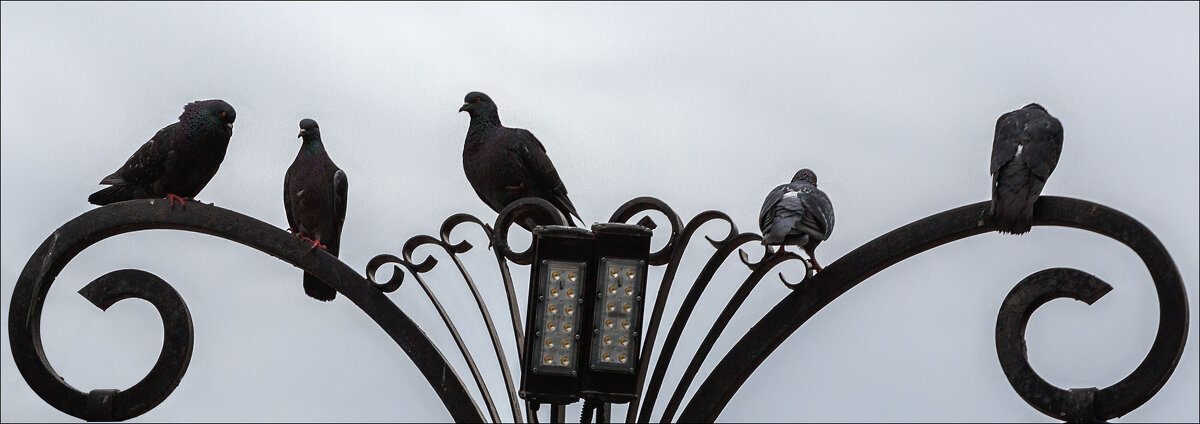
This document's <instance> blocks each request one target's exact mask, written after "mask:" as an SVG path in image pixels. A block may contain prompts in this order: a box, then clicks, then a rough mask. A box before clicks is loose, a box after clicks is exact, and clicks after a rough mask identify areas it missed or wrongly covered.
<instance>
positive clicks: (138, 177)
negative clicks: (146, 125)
mask: <svg viewBox="0 0 1200 424" xmlns="http://www.w3.org/2000/svg"><path fill="white" fill-rule="evenodd" d="M178 127H179V123H178V122H176V123H174V124H171V125H167V126H166V127H164V128H163V129H161V130H158V133H157V134H154V138H151V139H150V141H147V142H146V143H144V144H142V146H141V147H139V148H138V150H137V151H136V152H134V153H133V155H132V156H130V157H129V160H126V161H125V165H122V166H121V168H120V169H118V170H117V172H114V173H112V175H109V176H107V177H104V179H103V180H101V181H100V184H112V185H126V184H151V183H153V182H154V181H155V180H157V179H158V177H160V176H162V174H163V171H164V170H165V169H166V168H167V166H168V163H169V162H173V161H174V159H175V152H174V151H173V150H172V148H171V144H172V143H171V141H172V137H174V136H175V130H176V129H177V128H178Z"/></svg>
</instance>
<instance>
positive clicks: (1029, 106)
mask: <svg viewBox="0 0 1200 424" xmlns="http://www.w3.org/2000/svg"><path fill="white" fill-rule="evenodd" d="M1021 109H1037V110H1040V111H1042V112H1046V113H1049V112H1047V111H1046V108H1044V107H1042V105H1039V104H1037V103H1030V104H1027V105H1025V107H1023V108H1021Z"/></svg>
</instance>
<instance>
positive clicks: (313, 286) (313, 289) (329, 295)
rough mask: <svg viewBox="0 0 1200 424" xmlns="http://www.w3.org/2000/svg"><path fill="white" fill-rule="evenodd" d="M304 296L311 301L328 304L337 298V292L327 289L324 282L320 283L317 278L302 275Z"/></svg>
mask: <svg viewBox="0 0 1200 424" xmlns="http://www.w3.org/2000/svg"><path fill="white" fill-rule="evenodd" d="M304 294H307V295H308V297H311V298H313V299H317V300H320V301H322V302H328V301H331V300H333V299H334V298H335V297H337V290H334V289H333V287H329V285H328V284H325V282H324V281H321V279H320V278H317V276H315V275H312V274H309V273H304Z"/></svg>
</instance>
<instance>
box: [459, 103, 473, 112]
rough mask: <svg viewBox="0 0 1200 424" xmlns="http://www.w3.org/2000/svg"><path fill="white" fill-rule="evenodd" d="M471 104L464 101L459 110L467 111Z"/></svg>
mask: <svg viewBox="0 0 1200 424" xmlns="http://www.w3.org/2000/svg"><path fill="white" fill-rule="evenodd" d="M470 105H471V104H470V103H468V102H463V105H462V107H460V108H458V111H459V112H465V111H466V110H467V106H470Z"/></svg>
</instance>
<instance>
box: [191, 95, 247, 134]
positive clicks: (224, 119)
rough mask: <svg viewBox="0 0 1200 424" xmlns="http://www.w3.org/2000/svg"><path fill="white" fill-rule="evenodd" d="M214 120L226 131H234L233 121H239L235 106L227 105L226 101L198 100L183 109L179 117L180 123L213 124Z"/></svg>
mask: <svg viewBox="0 0 1200 424" xmlns="http://www.w3.org/2000/svg"><path fill="white" fill-rule="evenodd" d="M209 119H212V120H214V121H216V122H219V123H220V124H223V126H224V127H225V128H226V129H229V130H232V129H233V121H234V120H235V119H237V112H235V111H234V110H233V106H230V105H229V103H225V101H224V100H220V99H213V100H197V101H194V102H191V103H188V104H187V105H186V106H184V107H183V114H182V115H179V120H180V121H190V122H195V123H199V122H213V121H210V120H209Z"/></svg>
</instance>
